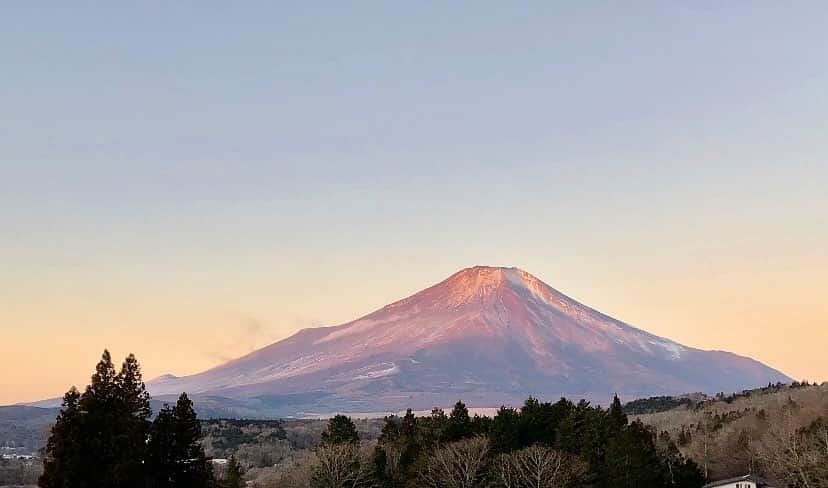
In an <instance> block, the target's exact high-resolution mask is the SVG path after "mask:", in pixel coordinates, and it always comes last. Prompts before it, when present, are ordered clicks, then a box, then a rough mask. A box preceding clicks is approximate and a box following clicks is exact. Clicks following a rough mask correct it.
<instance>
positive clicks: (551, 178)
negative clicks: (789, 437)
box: [0, 2, 828, 404]
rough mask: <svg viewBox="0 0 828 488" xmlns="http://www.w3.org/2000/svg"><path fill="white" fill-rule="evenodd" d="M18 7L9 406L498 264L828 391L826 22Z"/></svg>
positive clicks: (7, 241)
mask: <svg viewBox="0 0 828 488" xmlns="http://www.w3.org/2000/svg"><path fill="white" fill-rule="evenodd" d="M4 11H5V12H4V13H5V14H6V15H4V16H3V18H2V19H0V26H2V29H0V41H1V42H0V54H2V55H3V58H4V60H5V66H6V68H7V69H6V70H5V72H4V73H3V76H2V77H0V88H2V89H3V92H4V93H5V94H6V97H5V100H4V104H3V108H2V109H0V110H2V113H3V115H4V116H5V124H4V128H3V130H2V131H0V226H2V229H3V238H2V240H0V266H2V268H3V272H2V273H0V297H2V298H0V330H1V331H2V338H0V404H10V403H15V402H27V401H35V400H41V399H44V398H50V397H55V396H59V395H62V393H63V392H65V391H66V390H67V389H68V388H69V386H71V385H77V386H79V387H80V386H83V385H85V384H86V382H87V381H88V379H89V375H90V374H91V373H92V370H93V369H94V364H95V361H96V360H97V358H98V357H99V355H100V353H101V351H102V350H103V349H104V348H109V350H110V351H111V352H112V355H113V358H115V359H116V360H117V361H118V362H120V360H121V359H122V358H123V357H124V356H125V355H126V354H127V353H130V352H133V353H135V354H136V355H137V356H138V359H139V360H140V361H141V364H142V366H143V367H144V375H145V379H149V378H152V377H155V376H158V375H161V374H164V373H173V374H176V375H186V374H192V373H196V372H199V371H202V370H204V369H207V368H210V367H213V366H216V365H218V364H221V363H222V362H224V361H226V360H228V359H231V358H234V357H238V356H240V355H242V354H245V353H248V352H250V351H252V350H254V349H256V348H259V347H262V346H264V345H267V344H269V343H272V342H275V341H277V340H280V339H282V338H285V337H287V336H289V335H291V334H292V333H294V332H295V331H297V330H299V329H301V328H305V327H310V326H320V325H336V324H341V323H344V322H347V321H350V320H353V319H355V318H357V317H359V316H362V315H365V314H367V313H369V312H372V311H374V310H376V309H378V308H380V307H382V306H384V305H386V304H388V303H390V302H392V301H395V300H398V299H400V298H403V297H405V296H408V295H411V294H413V293H415V292H417V291H419V290H421V289H423V288H425V287H427V286H430V285H433V284H435V283H437V282H439V281H441V280H443V279H445V278H447V277H448V276H449V275H451V274H452V273H454V272H456V271H458V270H459V269H461V268H465V267H469V266H474V265H494V266H500V265H502V266H516V267H519V268H521V269H524V270H526V271H528V272H529V273H532V274H533V275H535V276H537V277H538V278H540V279H541V280H543V281H545V282H546V283H548V284H549V285H550V286H552V287H554V288H556V289H557V290H559V291H561V292H562V293H564V294H566V295H568V296H570V297H572V298H574V299H575V300H578V301H579V302H581V303H584V304H586V305H588V306H590V307H593V308H596V309H597V310H599V311H601V312H603V313H605V314H607V315H610V316H612V317H614V318H616V319H618V320H622V321H624V322H626V323H629V324H631V325H633V326H635V327H639V328H642V329H644V330H646V331H648V332H651V333H653V334H656V335H659V336H663V337H667V338H669V339H672V340H674V341H677V342H680V343H682V344H685V345H688V346H692V347H698V348H701V349H719V350H726V351H730V352H734V353H737V354H740V355H745V356H749V357H752V358H754V359H756V360H758V361H761V362H763V363H765V364H767V365H769V366H771V367H773V368H776V369H779V370H780V371H782V372H783V373H786V374H787V375H789V376H791V377H794V378H797V379H808V380H811V381H825V380H828V356H826V355H825V354H824V344H826V343H828V301H826V300H825V296H824V295H825V290H826V289H828V192H826V189H825V188H826V182H828V164H826V162H825V161H826V160H828V146H826V141H825V129H826V127H828V103H826V102H828V96H826V92H825V89H824V87H825V86H826V84H828V51H826V50H825V49H824V45H825V43H826V41H828V39H826V34H825V29H824V26H825V22H826V20H828V6H826V5H822V4H818V3H816V4H810V5H804V4H803V5H798V6H797V8H790V7H788V6H784V5H781V4H776V3H772V2H756V3H753V4H751V5H749V6H748V5H738V6H737V5H724V6H721V5H713V4H704V5H701V4H693V5H666V4H659V3H656V2H653V3H650V2H640V3H636V4H635V5H627V6H621V5H618V6H597V5H593V6H589V5H578V6H572V5H561V4H554V3H549V2H530V3H527V4H523V5H520V6H516V5H507V4H501V3H497V2H474V3H459V4H452V5H450V6H448V5H439V4H429V3H426V4H417V5H413V4H412V5H390V4H371V5H369V4H360V5H359V6H350V7H348V6H345V5H340V4H337V5H335V6H327V7H325V6H318V7H309V6H301V5H300V6H286V5H271V4H268V3H259V4H255V5H248V8H247V9H244V10H242V9H239V8H235V9H231V8H229V7H228V8H224V7H221V6H218V5H204V4H200V6H199V8H194V7H193V6H190V7H189V8H188V7H187V6H185V5H160V4H157V5H155V4H153V5H149V4H141V5H132V6H120V7H118V6H113V5H106V6H92V5H81V6H72V7H53V8H45V7H40V8H38V7H33V6H29V5H26V4H18V5H11V4H10V5H8V6H6V7H5V8H4Z"/></svg>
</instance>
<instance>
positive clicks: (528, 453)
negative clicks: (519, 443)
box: [493, 445, 587, 488]
mask: <svg viewBox="0 0 828 488" xmlns="http://www.w3.org/2000/svg"><path fill="white" fill-rule="evenodd" d="M586 472H587V466H586V463H584V462H583V461H581V460H580V459H578V458H577V457H575V456H573V455H571V454H568V453H565V452H561V451H558V450H555V449H552V448H549V447H544V446H537V445H536V446H532V447H527V448H525V449H521V450H520V451H516V452H513V453H511V454H503V455H501V456H500V457H499V458H498V459H497V460H496V461H495V466H494V469H493V475H494V478H495V483H496V485H497V486H499V487H502V488H568V487H571V486H575V485H576V484H577V483H578V482H580V481H581V480H582V479H583V477H584V475H585V474H586Z"/></svg>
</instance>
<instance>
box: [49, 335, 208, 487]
mask: <svg viewBox="0 0 828 488" xmlns="http://www.w3.org/2000/svg"><path fill="white" fill-rule="evenodd" d="M149 400H150V398H149V395H148V394H147V391H146V388H145V386H144V382H143V379H142V377H141V368H140V366H139V364H138V361H137V360H136V359H135V356H133V355H129V356H128V357H127V358H126V360H125V361H124V363H123V365H122V367H121V370H120V372H116V370H115V367H114V365H113V363H112V358H111V356H110V354H109V352H108V351H104V353H103V355H102V357H101V360H100V361H99V362H98V364H97V366H96V367H95V373H94V374H93V375H92V378H91V381H90V384H89V385H88V386H87V387H86V389H85V391H84V392H83V394H79V393H78V391H77V390H76V389H75V388H72V389H71V390H69V392H67V394H66V395H65V397H64V400H63V408H62V409H61V412H60V415H58V418H57V420H56V422H55V425H54V427H53V428H52V432H51V435H50V437H49V441H48V443H47V446H46V449H45V455H44V458H43V475H42V476H41V478H40V480H39V485H40V486H41V487H43V488H145V487H149V488H155V487H159V488H160V487H168V486H180V487H187V488H202V487H208V486H210V481H211V474H212V471H211V469H210V465H209V464H208V462H207V459H206V458H205V457H204V453H203V451H202V450H201V448H200V447H199V444H198V440H199V437H200V435H201V426H200V424H199V423H198V420H197V419H196V416H195V412H194V411H193V409H192V403H191V402H190V401H189V399H187V397H186V395H182V397H181V398H180V399H179V402H178V404H177V405H176V406H175V408H169V407H166V408H165V409H163V410H162V411H161V412H160V413H159V416H158V418H157V419H156V421H155V422H153V423H152V424H151V423H150V421H149V418H150V416H151V409H150V403H149Z"/></svg>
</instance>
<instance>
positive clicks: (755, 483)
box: [703, 474, 774, 488]
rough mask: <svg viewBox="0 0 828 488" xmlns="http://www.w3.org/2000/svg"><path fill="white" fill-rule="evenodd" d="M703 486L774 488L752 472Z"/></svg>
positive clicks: (716, 487) (711, 487) (715, 487)
mask: <svg viewBox="0 0 828 488" xmlns="http://www.w3.org/2000/svg"><path fill="white" fill-rule="evenodd" d="M703 488H774V487H773V485H771V484H770V482H769V481H767V480H765V479H762V478H760V477H758V476H754V475H752V474H747V475H745V476H739V477H738V478H729V479H726V480H719V481H714V482H712V483H708V484H706V485H704V487H703Z"/></svg>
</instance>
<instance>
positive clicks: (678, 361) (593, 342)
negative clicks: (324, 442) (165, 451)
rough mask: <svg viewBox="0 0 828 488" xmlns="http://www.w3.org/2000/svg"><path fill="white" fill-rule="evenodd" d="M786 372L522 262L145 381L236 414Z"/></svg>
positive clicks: (547, 394) (513, 398) (626, 393)
mask: <svg viewBox="0 0 828 488" xmlns="http://www.w3.org/2000/svg"><path fill="white" fill-rule="evenodd" d="M777 381H782V382H787V381H790V378H788V377H787V376H785V375H784V374H782V373H781V372H779V371H777V370H775V369H772V368H770V367H768V366H765V365H764V364H762V363H760V362H758V361H755V360H753V359H750V358H747V357H744V356H739V355H736V354H733V353H729V352H722V351H704V350H700V349H695V348H692V347H687V346H684V345H681V344H679V343H677V342H674V341H671V340H669V339H665V338H663V337H659V336H656V335H653V334H650V333H648V332H645V331H643V330H641V329H637V328H635V327H633V326H631V325H628V324H625V323H623V322H621V321H618V320H615V319H613V318H612V317H609V316H607V315H604V314H602V313H600V312H598V311H596V310H594V309H592V308H590V307H587V306H586V305H583V304H581V303H579V302H577V301H575V300H573V299H571V298H569V297H567V296H566V295H564V294H562V293H560V292H558V291H557V290H555V289H553V288H551V287H550V286H548V285H547V284H545V283H543V282H542V281H540V280H539V279H538V278H536V277H534V276H532V275H531V274H529V273H527V272H525V271H523V270H520V269H517V268H501V267H484V266H477V267H473V268H467V269H463V270H461V271H459V272H457V273H455V274H454V275H452V276H450V277H449V278H448V279H446V280H444V281H442V282H440V283H438V284H436V285H434V286H432V287H430V288H427V289H425V290H423V291H421V292H419V293H416V294H415V295H412V296H410V297H408V298H405V299H403V300H400V301H398V302H395V303H392V304H390V305H387V306H385V307H383V308H381V309H380V310H377V311H375V312H373V313H371V314H369V315H366V316H364V317H362V318H360V319H357V320H354V321H353V322H349V323H346V324H342V325H338V326H333V327H318V328H309V329H304V330H301V331H299V332H297V333H296V334H294V335H293V336H291V337H288V338H287V339H284V340H282V341H279V342H276V343H274V344H272V345H269V346H267V347H264V348H262V349H259V350H257V351H254V352H252V353H250V354H248V355H246V356H243V357H241V358H238V359H235V360H233V361H230V362H228V363H226V364H223V365H221V366H218V367H216V368H213V369H210V370H208V371H205V372H203V373H199V374H195V375H192V376H186V377H175V376H171V375H165V376H163V377H160V378H156V379H155V380H153V381H150V382H149V383H148V388H149V390H150V392H151V393H152V394H153V395H154V396H156V397H160V398H164V397H165V396H168V395H174V394H177V393H179V392H182V391H186V392H187V393H188V394H190V395H191V396H193V397H194V398H195V400H196V404H197V405H201V406H202V407H203V408H205V409H210V408H223V409H227V410H230V411H231V412H232V413H233V414H235V415H249V416H264V415H309V414H314V413H323V412H381V411H398V410H400V409H404V408H407V407H411V408H415V409H428V408H431V407H433V406H446V405H450V404H451V403H453V402H455V401H456V400H458V399H462V400H463V401H465V402H466V403H468V404H470V405H473V406H477V407H497V406H500V405H502V404H505V405H519V404H520V403H521V402H522V401H523V400H524V399H525V398H526V397H527V396H528V395H533V396H536V397H540V398H544V399H554V398H557V397H560V396H562V395H565V396H570V397H575V398H588V399H593V400H598V401H602V402H603V401H605V400H606V399H608V398H609V397H610V396H611V395H612V394H613V393H618V394H619V396H622V397H623V398H634V397H642V396H650V395H656V394H678V393H685V392H697V391H700V392H707V393H714V392H719V391H724V392H731V391H739V390H742V389H745V388H750V387H756V386H759V385H764V384H767V383H768V382H774V383H775V382H777Z"/></svg>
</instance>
